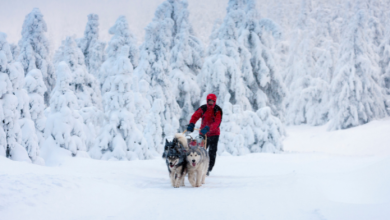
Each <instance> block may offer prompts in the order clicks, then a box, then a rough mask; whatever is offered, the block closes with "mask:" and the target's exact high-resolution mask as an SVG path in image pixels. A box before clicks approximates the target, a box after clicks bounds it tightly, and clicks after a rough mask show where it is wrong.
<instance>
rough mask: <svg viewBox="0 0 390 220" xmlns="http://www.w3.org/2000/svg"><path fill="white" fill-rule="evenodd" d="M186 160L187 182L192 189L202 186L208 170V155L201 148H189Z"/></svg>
mask: <svg viewBox="0 0 390 220" xmlns="http://www.w3.org/2000/svg"><path fill="white" fill-rule="evenodd" d="M186 159H187V172H188V181H189V182H190V183H191V185H192V186H193V187H199V186H202V184H204V183H205V179H206V174H207V170H208V169H209V161H210V158H209V154H208V153H207V151H206V150H205V149H204V148H203V147H191V148H190V150H189V152H188V153H187V158H186Z"/></svg>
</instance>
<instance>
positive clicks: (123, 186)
mask: <svg viewBox="0 0 390 220" xmlns="http://www.w3.org/2000/svg"><path fill="white" fill-rule="evenodd" d="M287 131H288V134H289V136H288V138H287V139H286V140H285V150H286V152H285V153H283V154H251V155H246V156H241V157H218V160H217V166H216V167H215V170H214V171H213V172H212V175H211V176H210V177H209V178H207V179H206V184H205V185H203V186H202V187H201V188H192V187H190V186H189V183H188V181H187V180H186V185H187V186H186V187H184V188H179V189H174V188H172V187H171V186H170V183H169V179H168V174H167V170H166V167H165V162H164V161H163V160H162V159H156V160H149V161H132V162H113V161H96V160H91V159H84V158H70V159H66V160H63V161H62V162H61V165H60V166H56V167H43V166H38V165H30V164H26V163H21V162H14V161H10V160H8V159H5V158H3V157H0V219H1V220H19V219H20V220H27V219H29V220H33V219H37V220H38V219H39V220H45V219H50V220H53V219H56V220H57V219H76V220H89V219H90V220H100V219H102V220H103V219H104V220H106V219H107V220H108V219H109V220H116V219H126V220H129V219H137V220H138V219H168V218H180V219H197V220H199V219H201V220H203V219H224V220H225V219H246V220H247V219H272V220H274V219H288V220H292V219H298V220H306V219H307V220H325V219H327V220H330V219H332V220H333V219H340V220H346V219H353V220H358V219H367V220H374V219H375V220H381V219H383V220H385V219H390V209H389V207H390V135H389V134H390V119H384V120H381V121H374V122H372V123H369V124H368V125H364V126H360V127H357V128H353V129H349V130H345V131H335V132H326V126H323V127H315V128H313V127H309V126H298V127H290V128H288V129H287Z"/></svg>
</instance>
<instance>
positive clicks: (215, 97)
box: [206, 93, 217, 108]
mask: <svg viewBox="0 0 390 220" xmlns="http://www.w3.org/2000/svg"><path fill="white" fill-rule="evenodd" d="M209 99H211V100H213V101H214V105H213V106H211V107H212V108H214V106H215V105H216V104H217V96H216V95H215V94H212V93H211V94H208V95H207V99H206V103H207V106H210V105H209V103H208V102H209Z"/></svg>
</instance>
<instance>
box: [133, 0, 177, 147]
mask: <svg viewBox="0 0 390 220" xmlns="http://www.w3.org/2000/svg"><path fill="white" fill-rule="evenodd" d="M172 13H173V6H172V4H170V3H169V2H168V1H165V2H163V3H162V4H161V5H160V6H159V7H158V8H157V10H156V12H155V16H154V18H153V20H152V22H151V23H150V24H149V25H148V26H147V27H146V28H145V41H144V43H143V44H142V46H141V49H140V50H141V52H140V62H139V66H138V67H137V69H136V76H137V77H138V79H144V80H146V81H147V82H148V83H149V85H150V87H149V88H150V90H149V95H150V97H151V98H152V103H153V102H154V101H155V100H156V99H161V100H162V102H163V103H164V108H163V111H162V112H160V118H161V126H163V136H164V137H165V136H167V135H172V134H174V133H175V132H177V129H178V128H179V118H180V115H181V113H180V106H179V105H178V104H177V102H176V100H175V98H176V97H175V94H174V91H173V88H172V84H171V82H170V81H171V80H170V71H171V68H170V65H169V63H170V60H169V59H170V48H171V45H172V41H173V38H172V36H173V30H174V21H173V20H172V17H171V16H172ZM152 103H151V104H152ZM160 144H161V145H162V143H160Z"/></svg>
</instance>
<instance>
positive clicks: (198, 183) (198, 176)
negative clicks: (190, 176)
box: [196, 169, 203, 187]
mask: <svg viewBox="0 0 390 220" xmlns="http://www.w3.org/2000/svg"><path fill="white" fill-rule="evenodd" d="M202 176H203V172H202V170H201V169H198V170H197V173H196V187H200V186H202Z"/></svg>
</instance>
